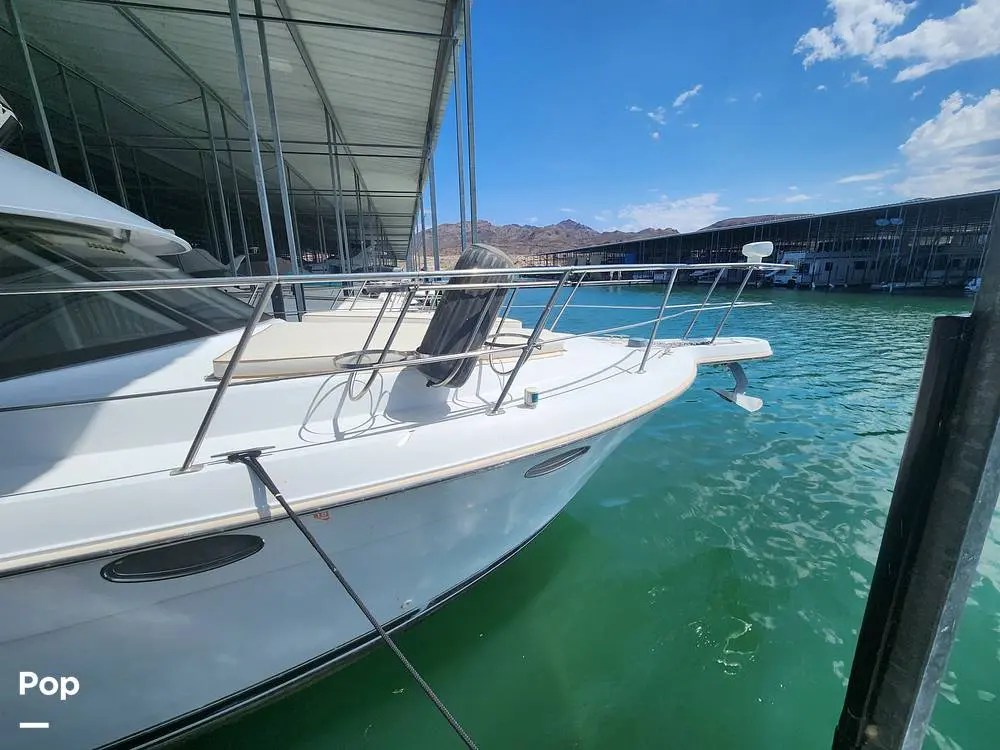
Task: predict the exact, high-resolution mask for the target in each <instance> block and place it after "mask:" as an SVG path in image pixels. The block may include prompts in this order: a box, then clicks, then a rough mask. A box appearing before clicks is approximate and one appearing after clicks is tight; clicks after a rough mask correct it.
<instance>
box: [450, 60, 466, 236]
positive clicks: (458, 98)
mask: <svg viewBox="0 0 1000 750" xmlns="http://www.w3.org/2000/svg"><path fill="white" fill-rule="evenodd" d="M451 61H452V65H453V67H454V69H455V140H456V142H457V144H458V230H459V237H460V238H461V242H462V247H461V248H459V251H460V252H461V251H464V250H465V164H464V162H463V161H462V94H461V92H460V91H459V87H458V78H459V75H458V73H459V68H458V42H457V41H456V42H455V44H454V45H453V46H452V48H451Z"/></svg>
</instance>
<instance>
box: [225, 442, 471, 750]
mask: <svg viewBox="0 0 1000 750" xmlns="http://www.w3.org/2000/svg"><path fill="white" fill-rule="evenodd" d="M260 455H261V451H259V450H252V451H244V452H242V453H232V454H230V455H229V456H228V457H227V458H228V460H229V461H230V463H241V464H243V465H245V466H246V467H247V468H248V469H250V471H252V472H253V473H254V475H255V476H256V477H257V479H259V480H260V481H261V483H262V484H263V485H264V486H265V487H266V488H267V489H268V491H269V492H270V493H271V494H272V495H274V499H275V500H277V501H278V504H279V505H281V507H282V509H284V511H285V513H287V514H288V517H289V518H290V519H291V520H292V523H294V524H295V526H296V527H297V528H298V530H299V531H300V532H302V536H304V537H305V538H306V540H307V541H308V542H309V544H310V545H311V546H312V548H313V549H314V550H316V554H318V555H319V556H320V557H321V558H322V559H323V562H324V563H326V567H328V568H329V569H330V572H331V573H333V575H334V576H336V577H337V580H338V581H340V585H341V586H343V587H344V590H345V591H346V592H347V593H348V595H350V597H351V599H353V600H354V603H355V604H357V605H358V609H360V610H361V612H362V613H363V614H364V616H365V617H367V618H368V621H369V622H370V623H371V624H372V626H373V627H374V628H375V630H376V631H377V632H378V634H379V637H380V638H381V639H382V640H383V641H384V642H385V645H386V646H388V647H389V649H390V650H391V651H392V652H393V653H394V654H395V655H396V658H397V659H399V661H400V663H401V664H402V665H403V666H404V667H406V670H407V671H408V672H409V673H410V676H411V677H413V679H414V681H415V682H416V683H417V684H418V685H420V687H421V689H422V690H423V691H424V693H426V694H427V697H428V698H430V700H431V702H432V703H433V704H434V705H435V707H436V708H437V710H438V711H440V712H441V715H442V716H444V718H445V719H446V720H447V721H448V723H449V724H450V725H451V728H452V729H454V730H455V733H456V734H457V735H458V736H459V737H460V738H461V739H462V741H463V742H464V743H465V745H466V747H468V748H470V750H478V748H477V747H476V743H475V742H473V741H472V738H471V737H470V736H469V734H468V733H467V732H466V731H465V730H464V729H462V725H461V724H459V723H458V720H457V719H456V718H455V717H454V716H453V715H452V713H451V711H449V710H448V707H447V706H445V705H444V703H443V702H442V701H441V699H440V698H438V696H437V694H436V693H435V692H434V690H433V689H432V688H431V686H430V685H428V684H427V681H426V680H424V678H423V677H421V676H420V673H419V672H418V671H417V669H416V667H414V666H413V665H412V664H410V661H409V659H407V658H406V656H405V655H404V654H403V652H402V651H400V650H399V646H397V645H396V642H395V641H393V640H392V638H391V637H390V636H389V634H388V633H387V632H386V631H385V628H383V627H382V626H381V625H380V624H379V621H378V619H376V617H375V615H374V614H372V612H371V610H370V609H368V607H367V605H366V604H365V603H364V601H362V599H361V597H360V596H358V593H357V592H356V591H355V590H354V587H353V586H351V584H350V583H348V582H347V579H346V578H344V575H343V573H341V572H340V570H339V569H338V568H337V566H336V565H335V564H334V562H333V560H331V559H330V556H329V555H327V554H326V552H325V551H324V550H323V548H322V547H321V546H320V544H319V542H317V541H316V537H314V536H313V535H312V532H310V531H309V529H307V528H306V525H305V523H304V522H303V521H302V519H301V518H299V516H298V514H296V513H295V512H294V511H293V510H292V508H291V506H290V505H289V504H288V501H287V500H285V497H284V495H282V494H281V490H279V489H278V486H277V485H276V484H275V483H274V482H273V481H272V480H271V477H270V476H269V475H268V473H267V471H266V470H265V469H264V467H263V466H262V465H261V463H260V461H258V460H257V459H258V458H260Z"/></svg>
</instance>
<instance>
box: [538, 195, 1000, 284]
mask: <svg viewBox="0 0 1000 750" xmlns="http://www.w3.org/2000/svg"><path fill="white" fill-rule="evenodd" d="M998 213H1000V190H989V191H983V192H978V193H968V194H965V195H952V196H945V197H941V198H927V199H919V200H911V201H904V202H902V203H893V204H887V205H881V206H872V207H869V208H858V209H852V210H846V211H834V212H830V213H825V214H805V215H799V214H796V215H791V216H783V217H770V218H767V219H764V220H761V221H752V222H738V223H735V224H726V225H725V226H710V227H705V228H704V229H700V230H698V231H696V232H685V233H679V234H668V235H657V236H652V237H641V238H638V239H628V240H621V241H618V242H612V243H607V244H601V245H591V246H587V247H580V248H576V249H573V250H556V251H551V252H546V253H540V254H538V255H536V256H533V257H532V265H539V266H546V267H548V266H557V265H581V264H597V265H604V264H609V263H639V264H643V263H727V262H734V261H737V260H739V259H740V257H741V256H742V252H741V251H742V248H743V246H744V245H745V244H747V243H750V242H759V241H767V242H771V243H773V246H774V251H775V258H776V259H778V260H782V261H783V262H788V263H795V264H797V266H799V267H800V273H799V276H800V278H799V279H793V280H792V281H794V283H795V284H796V285H797V284H799V283H800V281H802V282H803V283H805V281H804V280H805V279H807V278H808V280H809V281H808V283H810V284H811V283H813V282H815V283H816V284H819V285H821V286H823V287H829V286H835V287H837V286H848V287H861V288H865V287H867V288H877V289H882V288H883V287H885V286H888V287H891V288H893V289H898V288H904V289H911V290H921V291H927V290H931V289H935V290H942V291H947V290H954V289H958V290H961V289H962V288H963V287H964V285H965V284H967V283H968V282H969V281H971V280H972V279H973V278H975V277H976V276H978V275H979V270H980V268H981V266H982V264H983V260H984V255H985V250H986V247H987V246H988V242H989V237H990V232H991V221H992V217H993V216H994V215H996V214H998ZM806 267H807V268H808V270H804V269H805V268H806ZM729 281H737V283H738V280H736V278H735V277H732V278H729V277H727V278H725V279H723V280H722V282H723V283H727V282H729Z"/></svg>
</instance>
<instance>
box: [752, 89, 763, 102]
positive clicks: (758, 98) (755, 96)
mask: <svg viewBox="0 0 1000 750" xmlns="http://www.w3.org/2000/svg"><path fill="white" fill-rule="evenodd" d="M763 96H764V95H763V94H762V93H760V92H759V91H758V92H757V93H756V94H754V95H753V100H754V101H755V102H759V101H760V100H761V99H762V98H763Z"/></svg>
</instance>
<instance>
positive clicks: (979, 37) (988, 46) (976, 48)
mask: <svg viewBox="0 0 1000 750" xmlns="http://www.w3.org/2000/svg"><path fill="white" fill-rule="evenodd" d="M996 54H1000V2H997V0H973V2H972V3H971V4H969V5H967V6H966V7H964V8H960V9H959V10H957V11H955V13H954V14H952V15H950V16H948V17H947V18H928V19H926V20H925V21H923V22H922V23H921V24H920V25H919V26H917V28H915V29H913V31H909V32H907V33H905V34H900V35H899V36H897V37H895V38H893V39H890V40H888V41H887V42H886V43H885V44H882V45H880V46H879V47H878V48H877V49H876V50H875V51H874V53H873V54H872V56H871V57H872V62H873V63H874V64H876V65H880V64H884V63H885V62H887V61H889V60H901V61H907V62H911V61H912V62H913V64H911V65H909V66H908V67H906V68H903V69H902V70H901V71H899V73H897V74H896V78H895V81H896V82H899V81H911V80H913V79H915V78H921V77H923V76H925V75H927V74H928V73H933V72H934V71H935V70H944V69H945V68H950V67H951V66H952V65H955V64H957V63H960V62H964V61H966V60H977V59H980V58H983V57H992V56H993V55H996Z"/></svg>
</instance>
